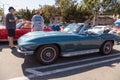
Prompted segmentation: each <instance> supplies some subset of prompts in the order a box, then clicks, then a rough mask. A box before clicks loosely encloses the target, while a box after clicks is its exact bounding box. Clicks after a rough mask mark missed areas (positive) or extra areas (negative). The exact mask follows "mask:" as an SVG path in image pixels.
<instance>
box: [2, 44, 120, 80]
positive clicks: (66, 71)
mask: <svg viewBox="0 0 120 80" xmlns="http://www.w3.org/2000/svg"><path fill="white" fill-rule="evenodd" d="M0 80H120V45H115V46H114V50H113V52H112V53H111V54H110V55H106V56H102V55H100V54H98V53H93V54H89V55H82V56H75V57H60V58H59V59H58V60H57V62H56V63H54V64H51V65H41V64H39V62H38V61H37V60H36V59H34V56H24V55H22V54H19V53H18V52H17V50H16V49H13V50H11V49H9V47H8V45H7V42H5V43H0Z"/></svg>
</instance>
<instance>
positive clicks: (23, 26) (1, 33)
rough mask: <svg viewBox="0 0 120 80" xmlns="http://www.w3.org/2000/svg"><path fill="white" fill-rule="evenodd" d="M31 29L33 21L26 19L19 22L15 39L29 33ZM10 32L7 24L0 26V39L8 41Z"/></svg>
mask: <svg viewBox="0 0 120 80" xmlns="http://www.w3.org/2000/svg"><path fill="white" fill-rule="evenodd" d="M30 31H31V22H30V21H25V22H19V23H18V24H16V31H15V33H16V34H15V37H14V40H17V39H18V38H19V37H20V36H22V35H24V34H26V33H28V32H30ZM7 38H8V33H7V30H6V27H5V26H2V27H0V41H7V40H8V39H7Z"/></svg>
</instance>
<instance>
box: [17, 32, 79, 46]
mask: <svg viewBox="0 0 120 80" xmlns="http://www.w3.org/2000/svg"><path fill="white" fill-rule="evenodd" d="M75 37H77V35H76V34H74V33H65V32H58V31H50V32H45V31H35V32H29V33H27V34H25V35H23V36H22V37H20V38H19V39H18V45H27V44H36V45H37V44H38V43H39V44H44V43H45V44H46V43H54V42H56V43H57V42H65V41H66V42H67V41H75V40H77V39H76V38H75Z"/></svg>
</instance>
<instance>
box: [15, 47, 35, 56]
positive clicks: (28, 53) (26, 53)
mask: <svg viewBox="0 0 120 80" xmlns="http://www.w3.org/2000/svg"><path fill="white" fill-rule="evenodd" d="M17 51H18V52H19V53H22V54H25V55H32V54H33V53H34V51H22V50H21V49H20V48H19V47H18V48H17Z"/></svg>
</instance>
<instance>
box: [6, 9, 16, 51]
mask: <svg viewBox="0 0 120 80" xmlns="http://www.w3.org/2000/svg"><path fill="white" fill-rule="evenodd" d="M8 11H9V13H8V14H7V15H6V19H5V20H6V29H7V32H8V41H9V47H10V48H11V49H12V48H15V46H14V43H13V38H14V36H15V29H16V20H15V17H14V15H13V13H14V12H15V9H14V7H9V9H8Z"/></svg>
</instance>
